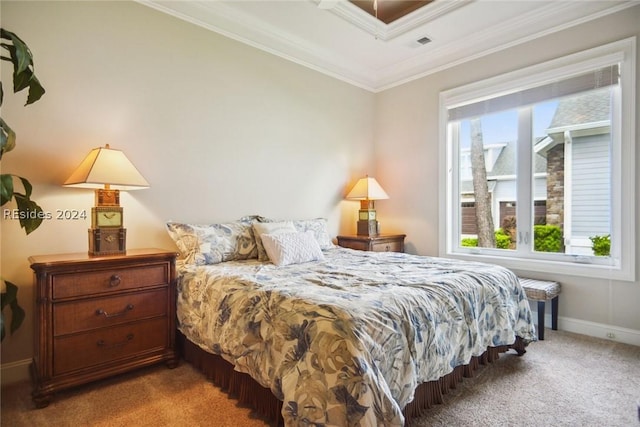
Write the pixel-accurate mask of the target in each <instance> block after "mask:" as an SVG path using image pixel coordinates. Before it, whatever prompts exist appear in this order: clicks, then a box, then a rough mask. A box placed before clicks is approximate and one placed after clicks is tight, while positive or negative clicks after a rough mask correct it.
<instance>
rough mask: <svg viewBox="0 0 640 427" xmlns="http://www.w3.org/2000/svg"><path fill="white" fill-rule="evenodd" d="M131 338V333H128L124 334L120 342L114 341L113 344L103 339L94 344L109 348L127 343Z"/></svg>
mask: <svg viewBox="0 0 640 427" xmlns="http://www.w3.org/2000/svg"><path fill="white" fill-rule="evenodd" d="M132 339H133V334H129V335H127V336H126V338H125V339H124V341H120V342H116V343H113V344H107V343H106V342H104V340H100V341H98V342H97V343H96V345H97V346H98V347H102V348H104V349H110V348H116V347H122V346H123V345H127V343H128V342H129V341H131V340H132Z"/></svg>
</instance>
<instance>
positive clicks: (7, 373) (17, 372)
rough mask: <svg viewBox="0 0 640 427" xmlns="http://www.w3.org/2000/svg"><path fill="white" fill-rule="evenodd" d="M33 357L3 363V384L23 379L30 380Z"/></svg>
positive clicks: (1, 378)
mask: <svg viewBox="0 0 640 427" xmlns="http://www.w3.org/2000/svg"><path fill="white" fill-rule="evenodd" d="M30 366H31V359H24V360H18V361H17V362H9V363H3V364H2V370H1V375H2V376H1V377H0V380H1V384H2V385H3V386H5V385H8V384H13V383H17V382H21V381H28V380H29V375H30V374H29V367H30Z"/></svg>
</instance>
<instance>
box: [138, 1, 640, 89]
mask: <svg viewBox="0 0 640 427" xmlns="http://www.w3.org/2000/svg"><path fill="white" fill-rule="evenodd" d="M137 1H138V2H139V3H141V4H144V5H146V6H149V7H152V8H154V9H157V10H160V11H162V12H165V13H168V14H171V15H173V16H176V17H178V18H180V19H183V20H185V21H188V22H191V23H193V24H196V25H199V26H202V27H204V28H207V29H209V30H211V31H214V32H216V33H219V34H222V35H224V36H226V37H230V38H232V39H234V40H238V41H240V42H242V43H246V44H248V45H251V46H254V47H256V48H258V49H262V50H264V51H267V52H269V53H272V54H274V55H278V56H280V57H282V58H285V59H287V60H290V61H293V62H295V63H298V64H301V65H303V66H306V67H309V68H312V69H314V70H317V71H320V72H322V73H325V74H328V75H330V76H333V77H335V78H338V79H340V80H343V81H345V82H348V83H350V84H353V85H356V86H358V87H362V88H364V89H367V90H370V91H373V92H377V91H381V90H384V89H387V88H390V87H393V86H396V85H399V84H402V83H404V82H407V81H411V80H413V79H416V78H419V77H422V76H424V75H428V74H431V73H434V72H438V71H441V70H444V69H446V68H448V67H451V66H453V65H456V64H460V63H464V62H466V61H469V60H471V59H474V58H478V57H481V56H483V55H486V54H489V53H492V52H495V51H497V50H500V49H504V48H507V47H511V46H515V45H517V44H520V43H523V42H526V41H528V40H532V39H535V38H537V37H540V36H543V35H546V34H549V33H552V32H555V31H559V30H562V29H565V28H569V27H571V26H574V25H578V24H581V23H584V22H586V21H589V20H592V19H596V18H598V17H601V16H605V15H607V14H610V13H614V12H617V11H619V10H623V9H625V8H627V7H631V6H634V5H637V1H634V0H620V1H617V0H603V1H599V0H594V1H567V0H550V1H545V0H531V1H529V0H520V1H504V0H469V1H465V0H435V1H404V0H378V17H379V18H380V19H376V18H375V17H374V16H375V13H373V15H372V14H371V12H372V9H373V6H372V5H373V2H372V1H359V0H357V1H356V0H354V1H353V2H351V1H347V0H284V1H282V0H281V1H275V0H273V1H272V0H256V1H252V0H213V1H212V0H200V1H197V0H183V1H171V0H137ZM367 3H369V5H370V6H371V8H367ZM362 7H364V9H367V10H364V9H363V8H362ZM381 19H384V20H386V21H388V23H385V22H383V21H382V20H381Z"/></svg>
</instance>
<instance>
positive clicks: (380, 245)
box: [371, 240, 404, 252]
mask: <svg viewBox="0 0 640 427" xmlns="http://www.w3.org/2000/svg"><path fill="white" fill-rule="evenodd" d="M371 250H372V251H374V252H403V251H404V244H403V243H402V242H399V241H397V240H390V241H387V242H375V243H373V244H372V245H371Z"/></svg>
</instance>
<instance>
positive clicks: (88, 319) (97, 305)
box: [53, 288, 169, 336]
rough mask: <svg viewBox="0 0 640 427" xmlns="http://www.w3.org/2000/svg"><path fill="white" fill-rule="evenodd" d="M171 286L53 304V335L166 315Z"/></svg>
mask: <svg viewBox="0 0 640 427" xmlns="http://www.w3.org/2000/svg"><path fill="white" fill-rule="evenodd" d="M167 292H168V288H161V289H157V290H154V291H148V292H141V293H132V294H127V295H123V296H112V297H104V298H95V299H91V300H82V301H73V302H64V303H58V304H55V305H54V306H53V335H54V336H60V335H65V334H71V333H75V332H82V331H88V330H91V329H96V328H101V327H105V326H111V325H117V324H120V323H126V322H130V321H133V320H140V319H148V318H151V317H158V316H164V315H166V314H167V310H168V298H169V297H168V294H167Z"/></svg>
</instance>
